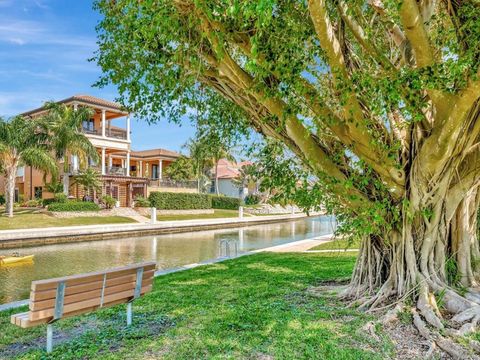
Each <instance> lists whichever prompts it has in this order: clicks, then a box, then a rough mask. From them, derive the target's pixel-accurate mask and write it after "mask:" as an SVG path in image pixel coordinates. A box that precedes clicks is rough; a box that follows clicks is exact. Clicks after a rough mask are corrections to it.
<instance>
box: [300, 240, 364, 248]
mask: <svg viewBox="0 0 480 360" xmlns="http://www.w3.org/2000/svg"><path fill="white" fill-rule="evenodd" d="M358 248H360V242H359V241H353V242H348V241H347V240H344V239H338V240H333V241H329V242H326V243H323V244H320V245H317V246H315V247H313V248H311V249H309V250H345V249H358Z"/></svg>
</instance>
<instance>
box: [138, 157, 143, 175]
mask: <svg viewBox="0 0 480 360" xmlns="http://www.w3.org/2000/svg"><path fill="white" fill-rule="evenodd" d="M139 164H140V165H139V173H138V177H143V161H141V160H140V161H139Z"/></svg>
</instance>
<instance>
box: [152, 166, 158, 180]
mask: <svg viewBox="0 0 480 360" xmlns="http://www.w3.org/2000/svg"><path fill="white" fill-rule="evenodd" d="M152 179H158V165H152Z"/></svg>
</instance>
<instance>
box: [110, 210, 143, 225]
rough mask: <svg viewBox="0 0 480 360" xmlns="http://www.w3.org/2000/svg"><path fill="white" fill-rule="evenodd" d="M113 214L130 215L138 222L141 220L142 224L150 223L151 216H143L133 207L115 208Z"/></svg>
mask: <svg viewBox="0 0 480 360" xmlns="http://www.w3.org/2000/svg"><path fill="white" fill-rule="evenodd" d="M112 215H114V216H125V217H129V218H130V219H133V220H135V221H136V222H139V223H142V224H147V223H150V219H149V218H147V217H146V216H142V215H141V214H140V213H139V212H138V211H135V210H134V209H132V208H127V207H118V208H114V209H112Z"/></svg>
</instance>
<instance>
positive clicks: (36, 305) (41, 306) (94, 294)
mask: <svg viewBox="0 0 480 360" xmlns="http://www.w3.org/2000/svg"><path fill="white" fill-rule="evenodd" d="M152 283H153V278H152V277H150V278H147V279H144V280H143V281H142V287H145V286H147V285H152ZM67 289H68V288H67ZM133 289H135V282H133V281H130V282H128V283H123V284H119V285H114V286H106V287H105V291H104V295H111V294H115V293H118V292H123V291H127V290H133ZM101 295H102V288H101V287H100V288H96V289H93V290H91V291H85V292H81V293H76V294H72V295H66V296H65V299H64V301H63V304H64V306H65V305H68V304H73V303H76V302H80V301H84V300H88V299H96V298H98V299H100V297H101ZM54 307H55V299H54V298H53V299H47V300H42V301H34V302H30V310H31V311H38V310H45V309H53V308H54Z"/></svg>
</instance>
